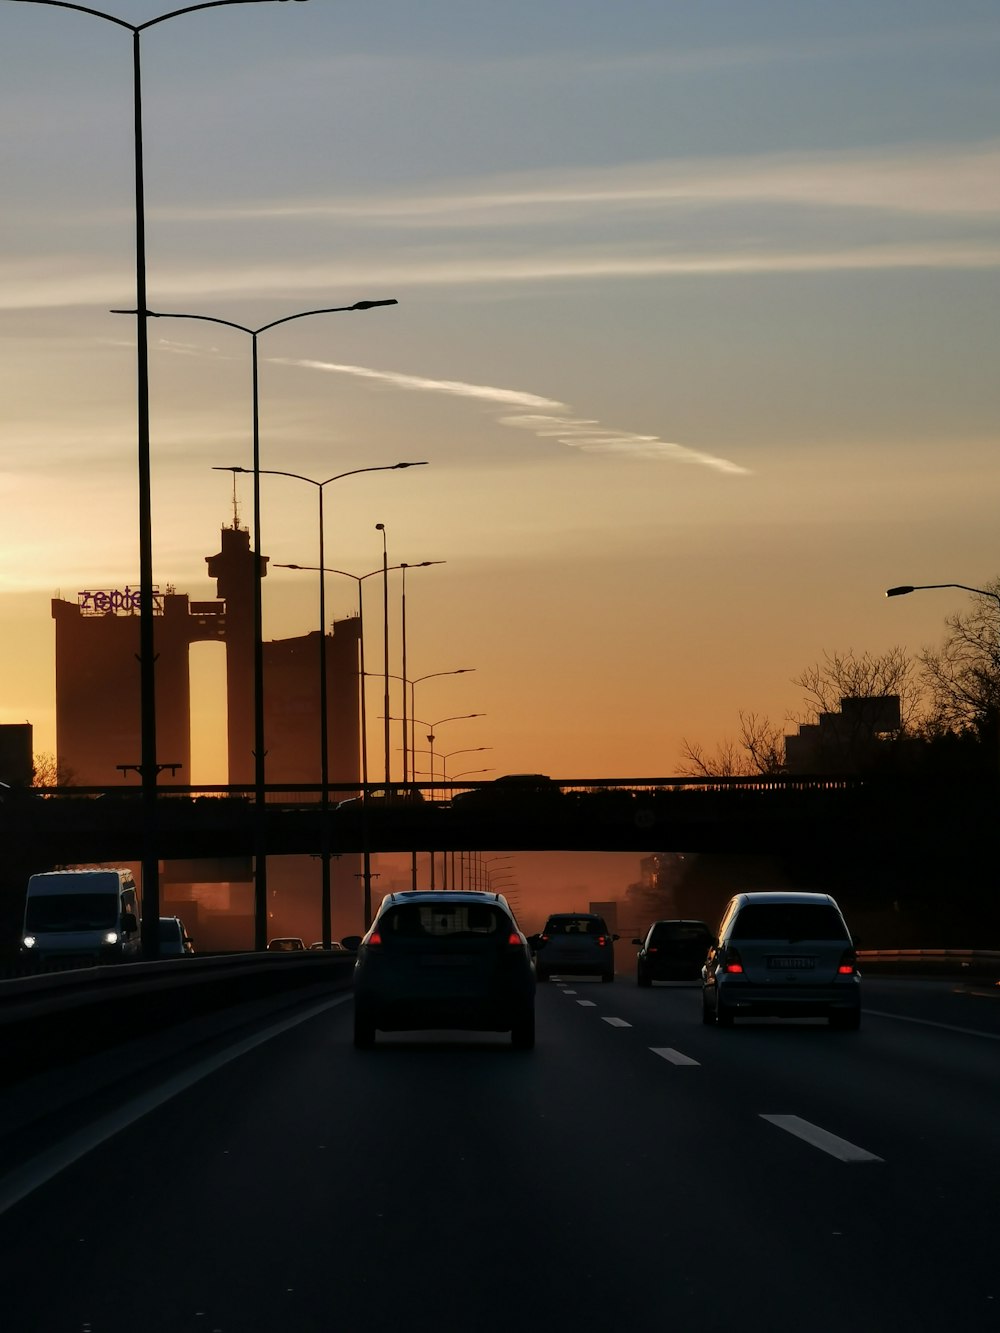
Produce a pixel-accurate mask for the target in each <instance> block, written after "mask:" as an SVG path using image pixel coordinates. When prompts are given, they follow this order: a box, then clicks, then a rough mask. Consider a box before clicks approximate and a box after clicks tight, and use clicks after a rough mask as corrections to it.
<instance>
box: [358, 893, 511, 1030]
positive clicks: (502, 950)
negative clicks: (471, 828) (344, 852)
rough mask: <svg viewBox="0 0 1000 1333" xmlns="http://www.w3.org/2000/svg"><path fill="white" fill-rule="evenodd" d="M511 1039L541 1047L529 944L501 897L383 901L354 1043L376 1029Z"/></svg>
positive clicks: (365, 964)
mask: <svg viewBox="0 0 1000 1333" xmlns="http://www.w3.org/2000/svg"><path fill="white" fill-rule="evenodd" d="M434 1028H449V1029H458V1030H460V1031H473V1032H509V1033H510V1035H511V1042H512V1044H513V1045H514V1046H515V1047H516V1048H518V1049H520V1050H529V1049H530V1048H531V1047H532V1046H534V1044H535V975H534V970H533V968H532V966H531V951H530V949H529V947H528V941H527V940H526V939H525V937H524V935H523V934H522V933H521V931H520V930H519V929H518V925H517V922H516V920H515V919H514V915H513V912H512V911H511V909H510V906H509V905H508V903H507V900H506V899H505V898H504V897H503V895H502V894H499V893H477V892H472V891H465V890H454V889H450V890H438V891H435V890H430V891H427V890H417V891H413V890H409V891H406V892H402V893H390V894H388V895H387V896H386V897H385V898H384V899H383V900H382V905H381V906H380V907H379V910H378V912H377V913H376V915H375V919H374V921H373V922H372V924H371V928H370V929H369V931H368V933H367V934H366V935H365V936H364V937H363V939H362V940H361V941H360V943H359V945H358V951H357V961H356V962H355V964H354V1045H355V1046H356V1047H357V1048H358V1049H360V1050H365V1049H368V1048H370V1047H371V1046H373V1045H374V1044H375V1033H376V1031H381V1032H406V1031H410V1032H412V1031H420V1030H425V1029H434Z"/></svg>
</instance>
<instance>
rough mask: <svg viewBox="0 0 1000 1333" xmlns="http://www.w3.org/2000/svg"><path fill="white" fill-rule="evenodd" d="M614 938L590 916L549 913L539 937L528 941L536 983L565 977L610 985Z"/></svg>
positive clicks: (596, 919) (592, 915)
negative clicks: (529, 942) (605, 982)
mask: <svg viewBox="0 0 1000 1333" xmlns="http://www.w3.org/2000/svg"><path fill="white" fill-rule="evenodd" d="M617 938H618V936H617V935H612V933H611V932H610V931H609V930H608V927H607V923H606V922H605V920H604V918H603V917H602V916H597V915H596V913H594V912H555V913H553V914H552V916H550V917H549V919H548V920H547V921H546V923H545V927H544V929H543V930H542V931H541V933H540V934H538V935H532V937H531V941H532V944H533V946H534V949H535V978H536V980H538V981H548V979H549V977H551V976H562V975H563V974H564V973H565V974H569V975H573V976H590V977H600V978H601V980H602V981H614V979H615V951H614V948H613V945H614V942H615V940H616V939H617Z"/></svg>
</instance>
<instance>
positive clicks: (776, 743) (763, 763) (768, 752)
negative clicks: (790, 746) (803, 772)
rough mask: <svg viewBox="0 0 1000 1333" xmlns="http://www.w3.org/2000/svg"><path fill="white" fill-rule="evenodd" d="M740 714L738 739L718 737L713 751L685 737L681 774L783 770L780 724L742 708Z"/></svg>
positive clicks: (743, 774) (717, 775)
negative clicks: (746, 711)
mask: <svg viewBox="0 0 1000 1333" xmlns="http://www.w3.org/2000/svg"><path fill="white" fill-rule="evenodd" d="M739 717H740V739H739V740H738V741H733V740H724V741H721V742H720V743H719V744H718V745H717V746H716V749H715V753H714V754H712V755H710V754H708V753H707V752H706V751H705V750H704V749H703V747H702V746H701V745H700V744H698V743H697V742H695V741H688V740H684V742H683V747H684V748H683V751H682V753H683V759H682V762H681V770H680V775H681V776H682V777H692V778H701V777H704V778H733V777H753V776H756V775H760V774H768V773H771V774H773V773H780V772H781V771H782V768H783V766H784V738H783V733H782V729H781V727H777V726H775V725H774V724H773V723H772V722H770V721H769V720H768V719H767V718H765V717H760V716H758V714H756V713H742V712H741V713H740V715H739Z"/></svg>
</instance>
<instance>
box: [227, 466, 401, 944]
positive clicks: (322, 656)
mask: <svg viewBox="0 0 1000 1333" xmlns="http://www.w3.org/2000/svg"><path fill="white" fill-rule="evenodd" d="M426 466H427V464H426V462H420V463H385V464H383V465H381V466H380V467H356V468H352V469H351V470H350V471H349V472H338V473H337V475H336V476H334V477H327V478H326V480H325V481H316V479H315V478H314V477H305V476H303V475H302V473H300V472H285V471H282V470H280V469H277V468H255V469H254V481H257V479H258V478H259V477H291V478H292V479H293V480H295V481H304V482H306V483H307V485H309V486H314V487H315V488H316V494H317V496H318V498H319V565H318V566H317V569H318V571H319V753H320V761H319V762H320V769H319V772H320V778H319V780H320V784H321V786H322V793H321V796H320V803H321V806H320V808H321V830H320V832H321V838H320V857H321V860H322V866H323V869H322V913H321V915H322V929H323V947H324V948H327V949H328V948H329V947H330V927H331V910H330V834H329V813H330V728H329V702H328V688H327V679H326V578H325V573H326V566H325V564H324V559H325V554H326V547H325V540H324V535H323V496H324V494H325V492H326V488H327V486H329V485H330V484H331V482H334V481H343V479H344V478H345V477H357V476H360V474H361V473H362V472H398V471H399V470H400V469H401V468H409V467H426ZM214 471H216V472H233V473H236V472H246V471H248V469H247V468H245V467H216V468H215V469H214Z"/></svg>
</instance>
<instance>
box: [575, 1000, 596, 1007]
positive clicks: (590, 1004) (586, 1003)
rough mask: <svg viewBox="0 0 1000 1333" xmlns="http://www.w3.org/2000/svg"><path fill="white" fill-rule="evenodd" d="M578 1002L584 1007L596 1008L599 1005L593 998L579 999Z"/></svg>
mask: <svg viewBox="0 0 1000 1333" xmlns="http://www.w3.org/2000/svg"><path fill="white" fill-rule="evenodd" d="M577 1004H578V1005H580V1006H581V1008H583V1009H596V1008H597V1005H596V1004H595V1003H594V1001H593V1000H577Z"/></svg>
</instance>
